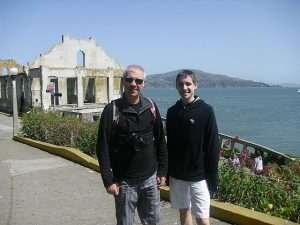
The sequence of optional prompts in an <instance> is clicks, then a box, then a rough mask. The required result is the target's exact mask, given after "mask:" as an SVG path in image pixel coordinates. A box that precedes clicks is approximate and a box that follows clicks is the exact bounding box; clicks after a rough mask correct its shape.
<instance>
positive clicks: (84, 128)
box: [21, 108, 98, 157]
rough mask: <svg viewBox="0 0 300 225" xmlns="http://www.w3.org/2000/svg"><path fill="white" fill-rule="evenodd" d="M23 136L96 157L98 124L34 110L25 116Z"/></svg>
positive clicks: (22, 121) (38, 109) (22, 122)
mask: <svg viewBox="0 0 300 225" xmlns="http://www.w3.org/2000/svg"><path fill="white" fill-rule="evenodd" d="M21 124H22V128H21V134H22V135H23V136H24V137H28V138H31V139H34V140H39V141H44V142H47V143H51V144H55V145H59V146H67V147H74V148H77V149H79V150H81V151H83V152H84V153H86V154H88V155H90V156H92V157H95V152H96V142H97V134H98V124H97V123H95V122H89V121H84V120H78V119H77V118H74V117H71V116H61V115H60V114H59V113H58V112H54V111H43V110H42V109H41V108H33V110H32V111H30V112H29V113H26V114H24V115H23V117H22V120H21Z"/></svg>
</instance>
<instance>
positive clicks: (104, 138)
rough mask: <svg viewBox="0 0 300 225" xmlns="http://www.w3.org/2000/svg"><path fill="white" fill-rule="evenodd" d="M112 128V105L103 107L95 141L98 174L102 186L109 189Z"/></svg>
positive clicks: (111, 178)
mask: <svg viewBox="0 0 300 225" xmlns="http://www.w3.org/2000/svg"><path fill="white" fill-rule="evenodd" d="M111 126H112V105H111V104H109V105H107V106H105V108H104V110H103V112H102V115H101V118H100V123H99V130H98V139H97V146H96V152H97V158H98V161H99V166H100V173H101V176H102V180H103V183H104V186H105V187H106V188H109V187H110V186H111V185H112V184H113V172H112V170H111V166H110V159H109V142H110V136H111V130H112V128H111Z"/></svg>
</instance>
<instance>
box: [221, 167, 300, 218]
mask: <svg viewBox="0 0 300 225" xmlns="http://www.w3.org/2000/svg"><path fill="white" fill-rule="evenodd" d="M295 164H297V162H296V163H295ZM297 165H298V164H297ZM285 167H286V168H285V169H284V170H282V171H281V176H282V177H285V174H287V175H288V174H291V173H294V174H296V175H294V176H297V177H298V178H299V177H300V174H299V172H298V174H297V171H295V170H294V168H298V167H297V166H293V165H290V166H285ZM287 168H289V169H287ZM290 170H292V171H293V172H291V171H290ZM283 171H285V172H283ZM287 171H289V172H287ZM219 173H220V175H219V177H220V178H219V191H218V193H219V194H218V199H219V200H220V201H224V202H230V203H232V204H236V205H239V206H241V207H245V208H249V209H253V210H255V211H259V212H263V213H266V214H270V215H273V216H277V217H280V218H283V219H287V220H291V221H293V222H298V223H300V215H299V212H300V190H299V185H300V184H299V183H294V182H290V181H289V182H286V181H282V180H280V179H274V178H270V177H268V176H265V175H255V174H254V173H253V172H252V171H251V170H250V169H248V168H247V167H234V166H232V164H231V163H224V164H223V165H221V166H220V168H219ZM293 181H295V180H293Z"/></svg>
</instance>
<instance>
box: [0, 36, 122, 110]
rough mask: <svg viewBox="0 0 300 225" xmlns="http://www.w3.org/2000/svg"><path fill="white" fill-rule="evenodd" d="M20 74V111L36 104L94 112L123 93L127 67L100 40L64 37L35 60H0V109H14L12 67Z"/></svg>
mask: <svg viewBox="0 0 300 225" xmlns="http://www.w3.org/2000/svg"><path fill="white" fill-rule="evenodd" d="M13 67H15V68H18V71H19V73H18V75H17V76H16V88H17V102H18V110H19V111H24V112H26V111H29V110H30V108H32V107H34V106H39V107H42V108H43V109H44V110H47V109H49V108H50V109H51V108H54V109H56V110H63V111H70V112H76V110H77V112H79V111H82V112H93V111H97V110H99V108H103V105H105V104H107V103H108V102H110V101H111V100H113V99H115V98H118V97H120V96H121V94H122V92H123V87H122V83H121V78H122V76H123V73H124V68H123V67H122V66H121V65H120V64H118V62H117V61H116V60H115V59H114V58H112V57H110V56H109V55H108V54H107V53H106V52H105V51H104V49H102V48H101V47H100V46H98V45H97V43H96V40H95V39H92V38H89V39H87V40H83V39H74V38H71V37H70V36H69V35H63V36H62V42H61V43H59V44H56V45H54V46H53V47H52V48H50V49H49V50H48V51H47V52H46V53H44V54H41V55H40V56H38V57H37V58H36V59H35V60H34V61H33V62H32V63H30V64H29V63H28V64H27V65H26V66H25V65H19V64H17V63H16V62H15V61H14V60H0V72H1V74H0V75H1V76H0V88H1V90H0V110H1V111H7V112H11V111H12V90H11V89H12V88H11V83H12V81H11V76H10V74H9V71H10V70H9V69H10V68H13Z"/></svg>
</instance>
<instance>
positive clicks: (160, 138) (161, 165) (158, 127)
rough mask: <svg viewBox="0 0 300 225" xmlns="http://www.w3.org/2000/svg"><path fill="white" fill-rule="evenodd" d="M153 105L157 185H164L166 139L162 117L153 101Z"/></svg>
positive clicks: (166, 162) (165, 174)
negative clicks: (154, 113) (154, 111)
mask: <svg viewBox="0 0 300 225" xmlns="http://www.w3.org/2000/svg"><path fill="white" fill-rule="evenodd" d="M154 105H155V110H156V119H155V123H154V130H153V133H154V139H155V147H156V155H157V163H158V170H157V177H158V179H157V184H158V185H159V186H163V185H165V182H166V176H167V170H168V151H167V145H166V139H165V135H164V130H163V124H162V119H161V116H160V113H159V110H158V108H157V106H156V104H155V103H154Z"/></svg>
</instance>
